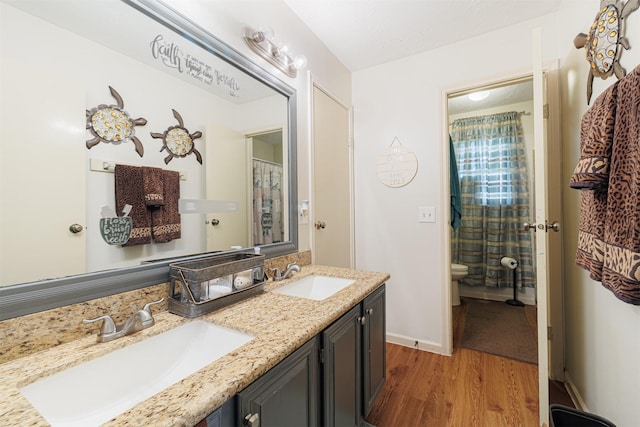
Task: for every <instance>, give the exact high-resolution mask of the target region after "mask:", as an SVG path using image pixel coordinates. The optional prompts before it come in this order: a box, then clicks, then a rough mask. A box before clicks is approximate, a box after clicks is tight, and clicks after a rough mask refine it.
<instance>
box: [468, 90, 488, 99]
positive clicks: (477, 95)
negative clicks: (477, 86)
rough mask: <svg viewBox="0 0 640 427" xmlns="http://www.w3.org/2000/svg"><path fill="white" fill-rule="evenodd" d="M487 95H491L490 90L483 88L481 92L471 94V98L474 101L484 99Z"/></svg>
mask: <svg viewBox="0 0 640 427" xmlns="http://www.w3.org/2000/svg"><path fill="white" fill-rule="evenodd" d="M487 96H489V91H488V90H481V91H479V92H473V93H470V94H469V99H470V100H472V101H482V100H483V99H485V98H486V97H487Z"/></svg>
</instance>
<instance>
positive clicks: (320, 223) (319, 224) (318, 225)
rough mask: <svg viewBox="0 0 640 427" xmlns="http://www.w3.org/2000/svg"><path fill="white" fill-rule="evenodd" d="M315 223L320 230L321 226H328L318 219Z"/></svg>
mask: <svg viewBox="0 0 640 427" xmlns="http://www.w3.org/2000/svg"><path fill="white" fill-rule="evenodd" d="M313 225H314V226H315V227H316V230H320V229H321V228H325V227H326V226H327V224H325V222H324V221H316V222H315V224H313Z"/></svg>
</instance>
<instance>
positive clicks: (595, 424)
mask: <svg viewBox="0 0 640 427" xmlns="http://www.w3.org/2000/svg"><path fill="white" fill-rule="evenodd" d="M549 417H550V418H551V427H616V425H615V424H614V423H612V422H611V421H609V420H606V419H604V418H602V417H600V416H598V415H594V414H590V413H588V412H584V411H579V410H577V409H574V408H570V407H568V406H564V405H558V404H555V403H554V404H552V405H550V406H549Z"/></svg>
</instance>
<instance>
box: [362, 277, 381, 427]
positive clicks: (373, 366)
mask: <svg viewBox="0 0 640 427" xmlns="http://www.w3.org/2000/svg"><path fill="white" fill-rule="evenodd" d="M362 308H363V315H364V317H365V324H364V330H363V352H364V353H363V358H362V359H363V377H364V378H363V381H364V387H363V403H364V416H365V417H366V416H367V415H369V412H370V411H371V407H372V406H373V403H374V401H375V400H376V397H377V396H378V393H379V392H380V390H381V389H382V386H383V385H384V382H385V379H386V370H387V357H386V354H387V352H386V347H385V345H386V336H385V335H386V323H385V320H386V319H385V285H382V286H381V287H380V288H379V289H378V290H376V291H375V292H374V293H373V294H371V295H369V296H368V297H367V298H365V299H364V301H363V303H362Z"/></svg>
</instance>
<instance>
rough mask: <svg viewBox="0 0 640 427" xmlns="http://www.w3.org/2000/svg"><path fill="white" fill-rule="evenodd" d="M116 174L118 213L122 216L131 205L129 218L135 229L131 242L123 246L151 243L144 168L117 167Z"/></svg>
mask: <svg viewBox="0 0 640 427" xmlns="http://www.w3.org/2000/svg"><path fill="white" fill-rule="evenodd" d="M114 173H115V198H116V212H118V214H120V213H121V212H122V210H123V209H124V206H125V205H127V204H129V205H131V212H130V213H129V216H130V217H131V219H132V226H133V229H132V230H131V236H130V237H129V240H128V241H127V243H125V244H124V245H122V246H135V245H144V244H146V243H151V216H150V215H149V211H147V206H146V205H145V202H144V190H143V184H142V181H143V178H142V168H139V167H137V166H126V165H116V167H115V171H114Z"/></svg>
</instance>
